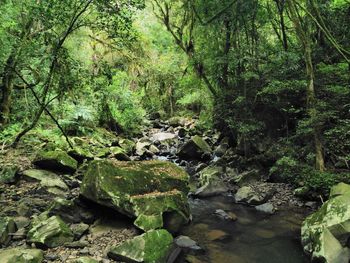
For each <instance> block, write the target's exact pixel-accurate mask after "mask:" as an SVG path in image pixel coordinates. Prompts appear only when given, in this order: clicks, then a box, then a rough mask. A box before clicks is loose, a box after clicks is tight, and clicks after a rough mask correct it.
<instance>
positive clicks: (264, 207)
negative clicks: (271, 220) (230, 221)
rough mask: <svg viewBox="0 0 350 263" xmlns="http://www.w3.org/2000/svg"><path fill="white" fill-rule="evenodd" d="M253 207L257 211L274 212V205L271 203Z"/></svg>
mask: <svg viewBox="0 0 350 263" xmlns="http://www.w3.org/2000/svg"><path fill="white" fill-rule="evenodd" d="M255 209H256V210H257V211H259V212H263V213H266V214H270V215H272V214H274V213H275V207H274V206H273V204H271V203H265V204H262V205H258V206H256V207H255Z"/></svg>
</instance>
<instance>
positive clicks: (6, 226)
mask: <svg viewBox="0 0 350 263" xmlns="http://www.w3.org/2000/svg"><path fill="white" fill-rule="evenodd" d="M15 232H16V225H15V222H14V221H13V219H12V218H9V217H0V245H5V246H6V245H8V243H9V242H10V241H11V236H10V234H11V233H15Z"/></svg>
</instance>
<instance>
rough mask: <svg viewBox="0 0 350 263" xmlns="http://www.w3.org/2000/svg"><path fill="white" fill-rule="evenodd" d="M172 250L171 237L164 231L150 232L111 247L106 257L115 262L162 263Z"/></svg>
mask: <svg viewBox="0 0 350 263" xmlns="http://www.w3.org/2000/svg"><path fill="white" fill-rule="evenodd" d="M172 249H173V237H172V236H171V234H170V233H169V232H168V231H166V230H164V229H160V230H151V231H149V232H146V233H145V234H143V235H141V236H137V237H135V238H133V239H131V240H127V241H125V242H124V243H123V244H121V245H119V246H117V247H113V248H112V249H111V250H110V251H109V253H108V256H109V257H110V258H112V259H114V260H116V261H123V262H144V263H164V262H167V258H168V256H169V254H170V252H171V251H172Z"/></svg>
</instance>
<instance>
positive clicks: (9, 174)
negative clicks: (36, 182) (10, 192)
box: [0, 166, 18, 184]
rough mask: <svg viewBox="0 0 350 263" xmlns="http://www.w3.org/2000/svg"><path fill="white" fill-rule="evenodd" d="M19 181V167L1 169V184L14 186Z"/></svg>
mask: <svg viewBox="0 0 350 263" xmlns="http://www.w3.org/2000/svg"><path fill="white" fill-rule="evenodd" d="M17 180H18V167H17V166H4V167H1V168H0V184H13V183H16V182H17Z"/></svg>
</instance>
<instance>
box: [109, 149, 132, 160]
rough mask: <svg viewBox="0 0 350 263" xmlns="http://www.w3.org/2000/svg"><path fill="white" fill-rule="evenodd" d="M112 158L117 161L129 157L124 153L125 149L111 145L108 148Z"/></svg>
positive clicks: (128, 158)
mask: <svg viewBox="0 0 350 263" xmlns="http://www.w3.org/2000/svg"><path fill="white" fill-rule="evenodd" d="M109 151H110V153H111V155H112V157H113V158H115V159H117V160H118V161H130V157H129V156H128V155H127V154H126V152H125V150H124V149H123V148H121V147H111V148H110V149H109Z"/></svg>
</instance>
